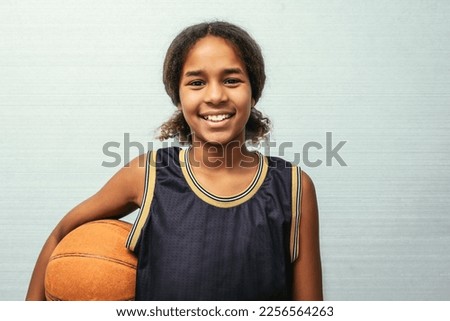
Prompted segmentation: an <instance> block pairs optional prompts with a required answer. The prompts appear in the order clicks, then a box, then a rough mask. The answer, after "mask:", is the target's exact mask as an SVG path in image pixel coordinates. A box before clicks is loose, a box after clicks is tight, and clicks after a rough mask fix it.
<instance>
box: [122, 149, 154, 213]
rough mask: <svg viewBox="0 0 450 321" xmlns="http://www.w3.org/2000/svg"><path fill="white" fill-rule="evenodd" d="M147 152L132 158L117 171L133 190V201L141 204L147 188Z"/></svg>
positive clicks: (130, 189)
mask: <svg viewBox="0 0 450 321" xmlns="http://www.w3.org/2000/svg"><path fill="white" fill-rule="evenodd" d="M146 162H147V154H145V153H144V154H141V155H139V156H137V157H135V158H134V159H132V160H131V161H130V162H129V163H128V164H125V165H124V166H123V168H122V169H121V170H120V171H119V172H118V173H117V175H118V179H121V180H125V186H127V189H128V190H129V191H132V193H131V194H130V196H131V197H132V201H133V203H135V204H136V205H138V206H140V205H141V202H142V195H143V193H144V188H145V186H144V185H145V167H146Z"/></svg>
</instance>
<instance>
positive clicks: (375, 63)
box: [0, 0, 450, 300]
mask: <svg viewBox="0 0 450 321" xmlns="http://www.w3.org/2000/svg"><path fill="white" fill-rule="evenodd" d="M214 18H217V19H225V20H229V21H230V22H234V23H237V24H240V25H241V26H243V27H244V28H246V29H247V30H248V31H249V32H250V33H251V34H253V36H254V37H255V38H256V39H257V40H258V42H259V43H260V45H261V47H262V49H263V52H264V55H265V58H266V63H267V75H268V81H267V87H266V90H265V92H264V95H263V98H262V99H261V101H260V102H259V104H258V107H259V108H260V109H262V110H263V111H264V112H265V113H266V114H268V115H269V116H270V117H271V118H272V120H273V123H274V132H273V135H272V140H274V141H275V142H277V144H278V145H279V144H281V143H282V142H291V143H292V147H291V148H288V149H287V150H286V153H285V155H284V157H285V158H287V159H293V158H294V157H295V155H296V153H302V149H303V146H304V145H305V144H308V143H309V142H318V143H320V144H322V145H323V146H324V148H323V149H322V150H314V149H311V153H310V154H309V157H310V160H312V161H314V160H317V159H323V160H326V158H325V156H326V153H325V145H326V133H327V132H330V133H332V139H333V142H332V144H333V147H334V146H335V145H336V144H338V143H339V142H340V141H346V143H345V144H344V145H343V147H342V148H341V150H340V151H339V155H340V156H341V157H342V159H343V160H344V161H345V163H346V164H347V166H341V165H339V164H338V163H337V162H336V160H333V163H332V166H326V164H325V162H324V163H322V165H321V166H317V167H311V166H306V165H307V164H305V162H302V163H301V165H302V166H303V168H304V170H305V171H306V172H307V173H309V175H310V176H311V177H312V178H313V180H314V182H315V184H316V189H317V193H318V199H319V209H320V219H321V230H320V232H321V244H322V263H323V278H324V293H325V299H326V300H449V299H450V290H449V284H450V272H449V271H450V251H449V244H450V217H449V210H448V209H449V207H450V198H449V197H448V195H450V162H449V156H450V144H449V139H450V122H449V120H450V73H449V71H450V59H449V58H450V42H449V39H450V32H449V27H450V24H449V21H450V2H448V1H445V0H442V1H431V0H430V1H398V0H397V1H386V0H382V1H356V0H355V1H324V0H322V1H295V0H291V1H286V0H285V1H256V0H254V1H226V2H220V4H219V2H217V4H216V3H212V2H211V1H206V0H201V1H199V0H196V1H190V2H186V1H158V2H157V1H111V0H108V1H107V0H101V1H90V0H89V1H87V0H84V1H81V0H77V1H60V0H54V1H49V0H43V1H1V2H0V128H1V136H0V153H1V160H0V180H1V184H0V188H1V200H0V224H1V234H0V240H1V243H2V247H1V249H0V254H1V258H2V259H1V261H0V299H1V300H22V299H23V298H24V296H25V293H26V290H27V286H28V281H29V278H30V274H31V271H32V269H33V267H34V263H35V260H36V258H37V255H38V253H39V251H40V249H41V246H42V245H43V243H44V241H45V239H46V238H47V236H48V234H49V233H50V231H51V229H52V228H53V227H54V225H55V224H56V223H57V222H58V220H59V219H60V218H61V217H62V215H64V214H65V213H66V212H67V211H68V210H70V209H71V208H72V207H73V206H75V205H76V204H77V203H79V202H81V201H82V200H84V199H85V198H87V197H88V196H90V195H91V194H93V193H94V192H95V191H97V190H98V189H99V188H100V187H101V186H102V185H103V184H104V183H105V182H106V180H107V179H108V178H109V177H110V176H111V175H112V174H113V173H114V172H116V171H117V170H118V167H115V168H109V167H104V166H102V165H101V164H102V162H103V161H111V159H110V158H107V157H106V156H105V155H104V154H103V152H102V148H103V146H104V144H105V143H107V142H110V141H116V142H121V146H123V139H124V135H125V134H126V133H127V134H129V137H130V139H131V140H133V141H136V142H140V143H141V144H146V142H148V141H152V140H153V134H154V130H155V129H156V128H157V127H158V125H160V124H161V123H162V121H164V120H165V119H167V117H168V116H169V115H170V114H171V112H172V108H173V107H172V106H171V104H170V101H169V98H168V97H167V96H166V94H165V93H164V89H163V86H162V84H161V81H160V79H161V71H162V60H163V56H164V53H165V50H166V49H167V46H168V44H169V43H170V41H171V40H172V38H173V37H174V36H175V35H176V34H177V33H178V32H179V31H180V30H181V28H183V27H185V26H187V25H190V24H193V23H197V22H200V21H203V20H210V19H214ZM154 146H155V147H157V146H158V144H155V145H154ZM121 153H122V155H123V154H124V152H123V150H122V151H121ZM137 153H138V151H137V149H133V150H132V151H131V154H132V155H131V157H132V156H135V155H137ZM276 154H278V150H277V149H276V148H274V149H272V155H276ZM302 156H304V155H302ZM122 165H123V163H122ZM132 218H133V217H130V219H132Z"/></svg>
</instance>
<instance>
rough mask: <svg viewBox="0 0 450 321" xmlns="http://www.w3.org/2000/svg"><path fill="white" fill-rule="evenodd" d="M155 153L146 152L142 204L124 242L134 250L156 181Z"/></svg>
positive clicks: (146, 216)
mask: <svg viewBox="0 0 450 321" xmlns="http://www.w3.org/2000/svg"><path fill="white" fill-rule="evenodd" d="M156 154H157V152H156V151H151V150H150V151H148V152H147V160H146V162H145V187H144V194H143V196H142V204H141V207H140V209H139V212H138V215H137V217H136V220H135V221H134V224H133V226H132V227H131V231H130V233H129V235H128V238H127V241H126V244H125V246H126V247H127V248H128V249H129V250H131V251H134V249H135V247H136V244H137V241H138V239H139V236H140V235H141V230H142V228H143V227H144V224H145V222H147V219H148V217H149V215H150V207H151V204H152V200H153V194H154V191H155V182H156Z"/></svg>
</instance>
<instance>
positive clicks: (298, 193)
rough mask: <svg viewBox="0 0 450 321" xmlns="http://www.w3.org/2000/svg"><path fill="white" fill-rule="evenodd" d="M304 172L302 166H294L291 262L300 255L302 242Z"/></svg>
mask: <svg viewBox="0 0 450 321" xmlns="http://www.w3.org/2000/svg"><path fill="white" fill-rule="evenodd" d="M301 180H302V172H301V169H300V167H298V166H292V187H291V193H292V196H291V199H292V209H291V211H292V219H291V241H290V251H291V262H294V261H295V260H296V259H297V258H298V255H299V242H300V239H299V238H300V235H299V234H300V216H301V206H302V204H301V199H302V181H301Z"/></svg>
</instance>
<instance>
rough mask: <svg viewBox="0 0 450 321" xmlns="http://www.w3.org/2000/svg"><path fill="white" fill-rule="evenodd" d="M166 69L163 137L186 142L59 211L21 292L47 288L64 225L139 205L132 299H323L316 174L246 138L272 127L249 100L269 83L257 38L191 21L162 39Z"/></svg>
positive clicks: (131, 243)
mask: <svg viewBox="0 0 450 321" xmlns="http://www.w3.org/2000/svg"><path fill="white" fill-rule="evenodd" d="M163 80H164V84H165V88H166V91H167V93H168V94H169V96H170V98H171V99H172V102H173V103H174V105H175V106H176V107H177V111H176V112H175V114H174V115H173V116H172V118H171V119H170V120H169V121H168V122H166V123H165V124H163V125H162V126H161V135H160V139H168V138H174V137H175V138H178V139H179V140H180V141H181V142H183V143H184V144H185V145H187V148H186V149H181V148H178V147H170V148H162V149H159V150H156V151H149V152H148V153H147V154H143V155H140V156H139V157H137V158H136V159H134V160H133V161H131V162H130V163H129V164H127V165H126V166H124V167H123V168H122V169H121V170H119V171H118V172H117V173H116V174H115V175H114V176H113V177H112V178H111V179H110V180H109V181H108V182H107V183H106V184H105V186H104V187H103V188H102V189H101V190H100V191H98V192H97V193H96V194H95V195H93V196H92V197H91V198H89V199H87V200H85V201H84V202H82V203H81V204H79V205H78V206H76V207H75V208H74V209H72V210H71V211H70V212H69V213H67V214H66V216H64V218H63V219H62V220H61V221H60V222H59V224H58V225H57V226H56V227H55V229H54V230H53V232H52V233H51V235H50V237H49V238H48V240H47V242H46V244H45V245H44V247H43V249H42V251H41V254H40V256H39V258H38V260H37V263H36V267H35V270H34V272H33V276H32V279H31V282H30V287H29V290H28V294H27V299H29V300H36V299H37V300H43V299H45V293H44V275H45V268H46V265H47V263H48V259H49V257H50V254H51V253H52V251H53V249H54V248H55V247H56V245H57V244H58V242H59V241H60V240H61V239H62V238H63V237H64V236H65V235H66V234H67V233H69V232H70V231H71V230H73V229H74V228H76V227H78V226H80V225H81V224H84V223H86V222H89V221H92V220H98V219H106V218H121V217H123V216H125V215H126V214H128V213H130V212H132V211H134V210H135V209H137V208H140V210H139V213H138V216H137V218H136V221H135V223H134V225H133V228H132V230H131V232H130V235H129V237H128V240H127V244H126V246H127V247H128V248H129V249H130V250H131V251H134V252H135V253H136V255H137V257H138V270H137V277H136V300H292V299H294V300H322V299H323V297H322V273H321V262H320V249H319V248H320V247H319V222H318V210H317V201H316V195H315V189H314V185H313V183H312V181H311V179H310V178H309V177H308V176H307V175H306V174H305V173H304V172H303V171H301V169H300V168H298V167H296V166H294V165H292V164H291V163H290V162H287V161H285V160H283V159H281V158H278V157H269V156H263V155H262V154H260V153H259V152H252V151H249V150H248V149H247V148H246V141H249V140H250V141H252V142H257V141H259V140H261V139H264V137H265V135H266V134H267V133H268V131H269V128H270V122H269V120H268V119H267V118H265V117H264V116H263V115H262V114H261V112H259V111H258V110H257V109H256V107H255V105H256V103H257V102H258V100H259V98H260V97H261V93H262V90H263V87H264V82H265V73H264V61H263V57H262V54H261V51H260V48H259V46H258V45H257V43H256V42H255V41H254V40H253V39H252V38H251V37H250V36H249V34H248V33H247V32H246V31H244V30H243V29H241V28H240V27H238V26H236V25H233V24H230V23H226V22H211V23H201V24H198V25H194V26H190V27H188V28H186V29H184V30H183V31H182V32H181V33H180V34H179V35H178V36H177V37H176V38H175V39H174V41H173V42H172V44H171V46H170V47H169V49H168V51H167V54H166V59H165V62H164V74H163ZM139 164H146V165H145V167H143V166H139Z"/></svg>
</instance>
